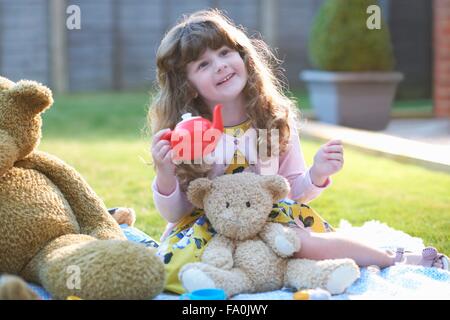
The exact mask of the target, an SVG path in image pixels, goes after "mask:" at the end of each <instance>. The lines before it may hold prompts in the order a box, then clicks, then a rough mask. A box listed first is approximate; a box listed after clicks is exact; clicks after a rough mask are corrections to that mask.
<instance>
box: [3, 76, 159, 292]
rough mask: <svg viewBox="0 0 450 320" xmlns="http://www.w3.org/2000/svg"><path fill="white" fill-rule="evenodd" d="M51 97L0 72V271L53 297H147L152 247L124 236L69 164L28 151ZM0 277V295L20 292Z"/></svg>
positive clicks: (155, 272) (154, 271)
mask: <svg viewBox="0 0 450 320" xmlns="http://www.w3.org/2000/svg"><path fill="white" fill-rule="evenodd" d="M52 103H53V98H52V93H51V91H50V90H49V89H48V88H46V87H44V86H42V85H40V84H38V83H36V82H33V81H19V82H17V83H14V82H12V81H10V80H8V79H6V78H3V77H0V221H1V223H0V274H13V275H18V276H20V277H22V278H23V279H24V280H26V281H29V282H34V283H37V284H40V285H42V286H43V287H44V288H45V289H46V290H47V291H48V292H49V293H50V294H51V295H52V297H53V298H56V299H65V298H67V297H68V296H72V295H74V296H78V297H80V298H82V299H151V298H153V297H155V296H156V295H157V294H159V293H160V292H161V291H162V290H163V288H164V282H165V271H164V265H163V263H162V262H161V261H160V259H159V258H158V257H157V256H156V254H155V250H153V249H150V248H147V247H145V246H144V245H142V244H138V243H133V242H130V241H127V240H126V238H125V236H124V235H123V233H122V231H121V229H120V227H119V225H118V224H117V222H116V221H115V220H114V219H113V218H112V217H111V216H110V214H109V213H108V212H107V209H106V207H105V205H104V203H103V202H102V200H101V199H100V198H99V197H98V196H97V195H96V194H95V192H94V191H93V190H92V189H91V188H90V186H89V185H88V184H87V182H86V181H85V180H84V179H83V177H81V175H80V174H79V173H77V171H76V170H75V169H74V168H72V167H70V166H69V165H67V164H66V163H64V162H63V161H61V160H60V159H58V158H56V157H54V156H51V155H49V154H47V153H44V152H39V151H36V148H37V146H38V144H39V141H40V138H41V123H42V119H41V113H42V112H44V110H46V109H47V108H49V107H50V106H51V104H52ZM4 277H6V276H4ZM6 280H8V281H3V282H2V284H0V299H1V298H2V297H3V298H8V299H11V298H14V295H15V293H17V297H16V298H18V299H19V298H21V297H24V296H25V297H26V296H27V295H26V294H24V290H25V289H24V286H23V284H20V281H17V279H12V278H6Z"/></svg>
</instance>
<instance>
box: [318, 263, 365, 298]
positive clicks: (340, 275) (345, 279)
mask: <svg viewBox="0 0 450 320" xmlns="http://www.w3.org/2000/svg"><path fill="white" fill-rule="evenodd" d="M359 275H360V273H359V269H358V267H357V266H356V265H354V264H345V265H342V266H339V267H337V268H336V270H334V271H333V272H332V273H331V274H330V276H329V279H328V281H327V284H326V289H327V290H328V291H330V292H331V294H340V293H342V292H344V291H345V290H346V289H347V288H348V287H350V286H351V285H352V283H353V282H355V281H356V279H358V278H359Z"/></svg>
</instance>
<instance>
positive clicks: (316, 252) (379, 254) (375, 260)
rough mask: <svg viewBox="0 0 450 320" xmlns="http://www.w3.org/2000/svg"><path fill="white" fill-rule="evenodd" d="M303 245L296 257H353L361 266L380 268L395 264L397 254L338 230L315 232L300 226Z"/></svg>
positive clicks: (315, 258)
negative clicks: (352, 237) (350, 236)
mask: <svg viewBox="0 0 450 320" xmlns="http://www.w3.org/2000/svg"><path fill="white" fill-rule="evenodd" d="M297 230H298V232H297V233H298V235H299V237H300V240H301V244H302V247H301V249H300V251H298V252H296V253H295V257H296V258H305V259H312V260H323V259H339V258H351V259H353V260H355V262H356V264H357V265H359V266H361V267H366V266H370V265H377V266H379V267H380V268H384V267H389V266H392V265H393V264H394V258H395V255H394V254H392V253H389V252H386V251H383V250H379V249H377V248H374V247H371V246H369V245H367V244H364V243H362V242H357V241H355V240H352V239H349V238H345V237H343V236H342V235H339V234H338V233H336V232H328V233H315V232H309V231H307V230H304V229H301V228H298V229H297Z"/></svg>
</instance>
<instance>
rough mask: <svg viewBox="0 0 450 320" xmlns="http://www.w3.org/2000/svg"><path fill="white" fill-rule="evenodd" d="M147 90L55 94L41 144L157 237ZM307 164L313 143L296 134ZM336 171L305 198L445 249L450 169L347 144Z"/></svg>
mask: <svg viewBox="0 0 450 320" xmlns="http://www.w3.org/2000/svg"><path fill="white" fill-rule="evenodd" d="M148 99H149V96H148V94H146V93H142V92H141V93H139V92H138V93H86V94H71V95H63V96H57V97H56V98H55V101H56V103H55V105H54V106H53V108H51V109H50V110H48V111H47V112H46V113H45V114H44V127H43V139H42V144H41V146H40V149H41V150H43V151H47V152H50V153H52V154H55V155H56V156H58V157H60V158H61V159H63V160H64V161H66V162H67V163H68V164H70V165H72V166H74V167H75V168H76V169H77V170H78V171H79V172H80V173H81V174H82V175H83V177H85V179H86V180H87V181H88V183H89V184H90V185H91V186H92V188H93V189H94V190H95V191H96V192H97V194H99V196H100V197H101V198H102V199H103V200H104V201H105V203H106V205H107V206H108V207H116V206H129V207H133V208H135V210H136V212H137V214H138V219H137V223H136V225H137V227H138V228H140V229H142V230H143V231H145V232H147V233H148V234H150V235H151V236H152V237H154V238H155V239H159V236H160V234H161V232H162V231H163V229H164V226H165V221H164V220H163V219H162V218H161V217H160V216H159V214H158V212H157V211H156V209H155V207H154V204H153V199H152V192H151V182H152V179H153V177H154V175H155V173H154V170H153V167H152V165H149V164H148V163H149V162H150V155H149V151H148V150H149V144H150V138H149V137H148V136H146V135H144V134H143V133H142V129H143V128H144V126H145V121H146V120H145V116H146V110H147V105H148ZM302 146H303V149H304V154H305V158H306V161H307V163H308V164H311V162H312V158H313V156H314V153H315V152H316V150H317V149H318V147H319V143H317V142H314V141H309V140H302ZM345 159H346V160H345V161H346V162H345V166H344V169H343V171H341V172H340V173H338V174H337V175H335V176H334V177H333V179H332V186H331V188H329V189H327V190H325V191H324V192H323V193H322V195H321V196H320V197H319V198H317V199H316V200H314V201H313V202H312V203H310V205H311V206H312V207H313V208H315V209H316V210H317V211H318V212H319V213H320V214H321V215H322V216H323V217H324V218H325V219H327V220H328V221H329V222H330V223H331V224H332V225H334V226H337V225H338V223H339V221H340V220H341V219H346V220H348V221H349V222H350V223H352V224H354V225H361V224H363V223H364V222H365V221H369V220H378V221H381V222H383V223H386V224H387V225H389V226H390V227H392V228H395V229H397V230H401V231H404V232H406V233H408V234H410V235H412V236H417V237H420V238H422V239H423V240H424V242H425V244H426V245H434V246H436V247H437V248H438V249H439V250H441V251H444V252H446V253H450V239H449V231H448V230H450V202H449V201H448V199H449V190H450V175H448V174H444V173H438V172H434V171H429V170H426V169H424V168H421V167H417V166H414V165H411V164H403V163H399V162H395V161H393V160H390V159H386V158H381V157H376V156H372V155H366V154H363V153H361V152H359V151H355V150H352V149H351V148H348V147H346V151H345Z"/></svg>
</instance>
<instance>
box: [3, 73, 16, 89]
mask: <svg viewBox="0 0 450 320" xmlns="http://www.w3.org/2000/svg"><path fill="white" fill-rule="evenodd" d="M12 86H14V82H12V81H11V80H9V79H6V78H5V77H2V76H0V90H6V89H9V88H11V87H12Z"/></svg>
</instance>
